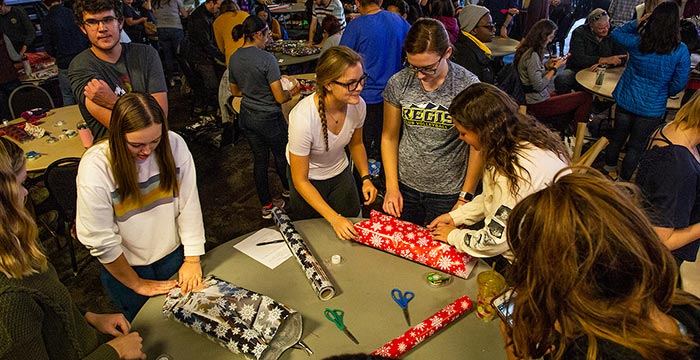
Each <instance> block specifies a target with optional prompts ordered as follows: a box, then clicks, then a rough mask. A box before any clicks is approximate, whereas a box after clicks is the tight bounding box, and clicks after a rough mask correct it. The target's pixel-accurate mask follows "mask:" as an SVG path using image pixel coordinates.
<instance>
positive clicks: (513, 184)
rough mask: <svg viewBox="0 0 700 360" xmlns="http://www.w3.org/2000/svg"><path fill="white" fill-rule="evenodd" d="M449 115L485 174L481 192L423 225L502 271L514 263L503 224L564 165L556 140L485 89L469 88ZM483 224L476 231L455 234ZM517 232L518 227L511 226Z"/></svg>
mask: <svg viewBox="0 0 700 360" xmlns="http://www.w3.org/2000/svg"><path fill="white" fill-rule="evenodd" d="M450 114H451V115H452V119H453V121H454V124H455V126H456V127H457V130H458V131H459V137H460V139H461V140H462V141H464V142H466V143H468V144H469V146H470V147H471V148H473V149H476V150H478V151H480V152H481V154H482V156H483V157H484V163H485V168H486V170H485V171H484V176H483V179H482V181H483V193H481V194H479V195H477V196H476V197H474V199H473V200H472V201H470V202H468V203H466V204H463V205H461V206H460V207H458V208H457V209H455V210H453V211H451V212H449V213H446V214H442V215H440V216H439V217H437V218H436V219H435V220H433V222H432V223H430V225H429V226H428V228H429V229H431V230H432V231H433V237H434V238H435V239H436V240H440V241H444V242H447V243H449V244H450V245H452V246H454V247H455V248H456V249H457V250H458V251H461V252H466V253H468V254H469V255H471V256H474V257H480V258H494V257H495V259H493V260H494V261H495V262H496V264H497V267H498V268H500V269H502V268H504V267H506V266H507V264H508V262H512V261H513V253H512V251H511V250H510V248H509V246H508V244H507V243H506V230H507V229H506V221H507V220H508V218H509V216H510V215H509V214H510V212H511V210H512V209H513V207H514V206H515V205H516V204H517V203H518V202H520V200H522V199H523V198H524V197H526V196H527V195H530V194H532V193H533V192H535V191H537V190H540V189H543V188H545V187H546V186H547V185H548V184H549V183H550V182H551V181H552V179H553V178H554V175H555V174H556V173H557V172H559V170H561V169H562V168H564V167H566V166H567V165H568V164H569V156H568V153H567V151H566V149H565V148H564V144H563V143H562V142H561V140H560V139H559V137H558V136H557V135H556V134H554V133H553V132H552V131H550V130H549V129H548V128H547V127H545V126H544V125H542V124H541V123H539V122H538V121H537V120H536V119H535V118H533V117H532V116H530V115H524V114H521V113H520V112H519V111H518V104H517V103H516V102H515V101H514V100H513V99H512V98H511V97H510V96H509V95H508V94H506V93H505V92H503V91H501V90H500V89H498V88H497V87H495V86H493V85H490V84H484V83H480V84H474V85H472V86H470V87H468V88H466V89H465V90H464V91H462V92H461V93H460V94H459V95H457V97H456V98H455V99H454V100H453V101H452V105H450ZM482 220H483V224H484V225H483V226H482V227H481V228H479V229H470V230H467V229H457V228H456V226H460V225H466V226H469V225H474V224H476V223H478V222H480V221H482ZM516 228H517V226H516Z"/></svg>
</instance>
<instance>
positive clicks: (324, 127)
mask: <svg viewBox="0 0 700 360" xmlns="http://www.w3.org/2000/svg"><path fill="white" fill-rule="evenodd" d="M325 97H326V90H325V89H324V88H323V87H321V88H320V89H318V115H319V116H320V117H321V131H322V132H323V143H324V144H325V145H326V152H327V151H328V120H327V119H326V104H325V102H324V101H323V99H324V98H325Z"/></svg>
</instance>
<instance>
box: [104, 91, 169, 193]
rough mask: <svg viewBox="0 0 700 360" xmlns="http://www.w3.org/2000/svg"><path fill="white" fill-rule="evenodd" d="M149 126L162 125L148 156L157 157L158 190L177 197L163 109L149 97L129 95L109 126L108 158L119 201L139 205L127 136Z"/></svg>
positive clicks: (121, 101)
mask: <svg viewBox="0 0 700 360" xmlns="http://www.w3.org/2000/svg"><path fill="white" fill-rule="evenodd" d="M151 124H160V125H161V138H160V142H159V143H158V146H156V148H155V150H153V153H152V154H151V156H155V157H156V161H157V163H158V170H159V171H160V188H161V189H162V190H164V191H167V192H172V193H174V194H177V192H178V191H179V184H178V182H177V169H176V168H175V160H174V159H173V153H172V150H171V149H170V140H169V137H168V124H167V122H166V120H165V114H164V113H163V109H162V108H161V107H160V105H158V102H157V101H156V99H155V98H154V97H153V96H151V95H150V94H142V93H129V94H126V95H124V96H122V97H120V98H119V100H117V102H116V103H115V104H114V109H113V110H112V117H111V119H110V126H109V155H110V165H111V167H112V174H114V182H115V183H116V185H117V189H118V191H119V198H120V200H122V201H124V200H126V199H128V198H133V199H135V200H137V201H138V202H139V203H140V201H141V190H140V188H139V182H138V174H137V173H136V163H135V161H134V156H133V155H132V154H131V152H130V151H129V149H128V144H127V141H126V134H128V133H132V132H134V131H138V130H142V129H145V128H147V127H149V126H151Z"/></svg>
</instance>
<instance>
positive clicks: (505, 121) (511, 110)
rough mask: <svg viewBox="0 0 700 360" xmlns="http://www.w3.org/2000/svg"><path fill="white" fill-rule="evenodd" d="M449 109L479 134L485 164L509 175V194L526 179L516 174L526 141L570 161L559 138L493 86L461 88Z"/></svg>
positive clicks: (517, 188) (465, 125)
mask: <svg viewBox="0 0 700 360" xmlns="http://www.w3.org/2000/svg"><path fill="white" fill-rule="evenodd" d="M449 112H450V115H451V116H452V121H454V122H456V123H458V124H459V125H460V126H462V127H464V128H465V129H467V130H470V131H474V132H475V133H477V134H479V142H480V143H481V154H482V156H483V157H484V161H485V165H486V167H487V168H488V167H493V168H495V170H496V171H497V172H498V173H500V174H502V175H504V176H505V177H506V178H508V185H509V189H510V191H511V193H512V194H517V193H518V190H519V186H518V182H519V181H520V180H524V181H527V180H528V179H522V178H521V177H520V175H518V169H519V168H521V166H520V161H518V156H519V155H520V154H521V153H522V151H523V150H524V149H525V145H524V143H525V142H529V143H530V144H532V145H533V146H535V147H538V148H540V149H543V150H549V151H551V152H553V153H555V154H557V156H559V158H560V159H562V160H563V161H566V162H568V161H569V156H568V153H567V152H566V148H564V145H563V144H562V142H561V140H559V137H558V136H557V135H555V134H554V133H553V132H552V131H551V130H549V129H548V128H547V127H546V126H544V125H542V124H541V123H540V122H539V121H537V119H535V118H534V117H532V116H530V115H524V114H521V113H520V112H519V111H518V104H517V103H516V102H515V101H513V99H512V98H511V97H510V96H509V95H508V94H506V93H504V92H503V91H501V90H500V89H498V88H497V87H495V86H493V85H490V84H486V83H478V84H474V85H471V86H469V87H468V88H466V89H464V90H463V91H462V92H461V93H459V94H458V95H457V96H456V97H455V98H454V100H452V104H451V105H450V108H449ZM528 175H529V174H528Z"/></svg>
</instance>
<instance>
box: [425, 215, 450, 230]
mask: <svg viewBox="0 0 700 360" xmlns="http://www.w3.org/2000/svg"><path fill="white" fill-rule="evenodd" d="M438 225H450V226H455V221H454V219H452V216H450V214H447V213H446V214H442V215H440V216H438V217H436V218H435V219H433V221H431V222H430V224H428V229H430V230H435V229H436V228H437V226H438Z"/></svg>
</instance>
